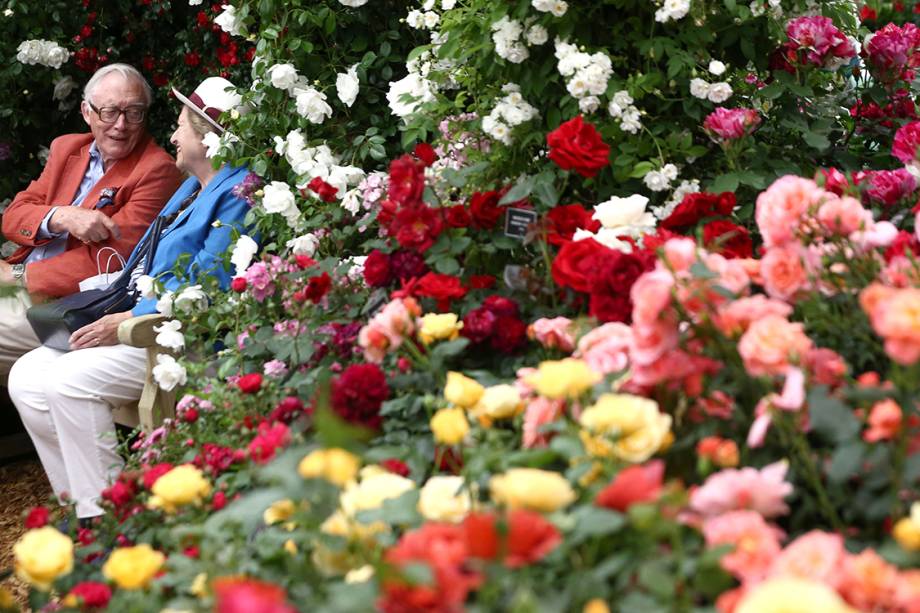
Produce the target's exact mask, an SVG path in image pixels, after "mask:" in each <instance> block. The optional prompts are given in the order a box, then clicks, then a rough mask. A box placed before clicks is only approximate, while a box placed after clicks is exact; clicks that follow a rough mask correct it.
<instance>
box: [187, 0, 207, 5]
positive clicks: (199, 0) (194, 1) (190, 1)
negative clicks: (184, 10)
mask: <svg viewBox="0 0 920 613" xmlns="http://www.w3.org/2000/svg"><path fill="white" fill-rule="evenodd" d="M202 2H204V0H188V5H189V6H198V5H199V4H201V3H202Z"/></svg>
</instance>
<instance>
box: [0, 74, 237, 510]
mask: <svg viewBox="0 0 920 613" xmlns="http://www.w3.org/2000/svg"><path fill="white" fill-rule="evenodd" d="M232 88H233V85H232V84H231V83H230V82H229V81H227V80H225V79H221V78H217V77H212V78H209V79H205V80H204V81H203V82H202V83H201V85H199V86H198V88H197V89H196V90H195V92H194V93H193V94H192V95H191V96H189V97H186V96H183V95H182V94H181V93H179V92H178V91H176V90H173V92H174V93H175V94H176V97H177V98H178V99H179V100H180V101H181V102H182V103H183V107H182V111H181V113H180V114H179V120H178V127H177V128H176V131H175V132H174V133H173V135H172V137H171V138H170V142H171V143H172V144H173V145H175V147H176V166H178V168H179V169H180V170H182V171H184V172H186V173H188V174H189V175H191V176H190V177H189V178H188V179H187V180H186V181H185V182H184V183H183V184H182V185H181V186H180V187H179V190H178V191H177V192H176V193H175V194H174V195H173V197H172V198H171V199H170V200H169V202H168V203H167V204H166V206H165V207H164V208H163V211H162V212H161V213H160V216H159V217H158V218H157V221H156V222H155V223H154V224H153V225H152V226H151V228H150V229H148V231H147V234H145V236H144V237H143V238H142V239H141V241H140V243H138V245H137V247H136V248H135V249H134V252H133V253H132V254H131V256H130V257H129V258H128V261H127V265H126V267H125V270H124V271H123V272H122V277H120V279H119V281H120V282H123V283H125V285H126V287H127V291H128V292H130V293H131V295H132V296H135V295H138V292H137V290H136V287H135V285H136V281H137V279H138V278H139V277H140V276H141V275H142V274H147V275H150V276H152V277H156V278H158V279H159V280H160V281H161V282H162V283H163V285H164V286H165V287H166V288H167V289H173V290H174V289H176V288H177V287H179V284H180V282H179V280H178V279H176V278H175V276H174V274H173V272H172V271H173V267H174V266H175V264H176V261H177V258H178V257H179V256H180V255H181V254H189V255H190V256H191V257H190V259H189V260H188V261H189V263H188V266H187V270H186V273H187V276H188V277H189V278H191V279H193V280H194V279H196V278H200V277H202V276H204V275H211V276H214V277H217V278H218V280H219V282H220V285H221V287H224V288H226V286H227V285H228V283H229V275H228V274H227V272H226V271H225V270H224V267H223V265H222V254H223V253H224V252H225V251H226V250H227V248H228V247H229V244H230V241H231V238H232V237H231V227H233V226H236V227H239V226H240V225H241V222H242V219H243V217H244V216H245V214H246V211H247V209H248V206H247V203H246V201H244V200H242V199H241V198H239V197H237V196H235V195H234V194H233V188H234V187H236V185H238V184H239V183H240V182H242V181H243V179H244V177H245V176H246V174H247V170H246V169H245V168H234V167H231V166H227V165H225V166H223V167H222V168H220V169H218V170H215V169H214V168H213V165H212V163H211V161H210V160H209V159H208V158H207V157H206V155H205V154H206V151H207V148H206V147H205V145H204V144H203V142H202V139H203V137H204V136H205V135H206V134H208V133H210V132H216V133H218V134H220V133H222V132H223V128H222V127H221V125H220V124H219V123H218V119H219V117H220V115H221V113H222V112H224V111H229V110H231V109H234V108H236V107H238V105H239V102H240V99H239V96H238V95H237V94H235V93H233V91H232ZM228 89H229V90H230V91H228ZM116 110H117V109H116ZM122 112H123V111H122ZM116 120H117V118H116ZM217 221H219V222H220V223H219V224H218V223H215V222H217ZM151 241H153V243H154V244H155V248H154V249H153V250H151V246H150V245H151ZM148 259H149V261H148ZM119 281H116V283H118V282H119ZM127 304H128V305H131V304H134V307H133V308H132V309H131V310H129V311H124V312H122V313H114V314H110V315H106V316H104V317H102V318H101V319H99V320H97V321H95V322H93V323H91V324H89V325H86V326H84V327H83V328H80V329H79V330H77V331H76V332H74V333H73V335H72V336H71V337H70V346H71V351H70V352H64V351H59V350H57V349H52V348H50V347H39V348H38V349H35V350H33V351H30V352H29V353H27V354H25V355H24V356H22V357H21V358H20V359H19V360H18V361H17V362H16V363H15V364H14V365H13V368H12V370H11V371H10V376H9V392H10V396H11V398H12V399H13V403H14V404H15V405H16V408H17V409H18V410H19V415H20V416H21V418H22V422H23V424H25V427H26V430H27V431H28V432H29V435H30V436H31V437H32V441H33V443H34V444H35V448H36V450H37V451H38V455H39V458H40V459H41V462H42V465H43V466H44V469H45V473H46V474H47V475H48V480H49V481H50V482H51V486H52V488H53V489H54V493H55V494H56V495H57V496H58V497H59V498H60V497H62V496H63V495H64V494H65V493H66V494H68V495H69V497H70V499H71V500H73V501H74V502H75V503H76V512H77V517H78V518H80V519H81V521H82V520H83V519H84V518H91V517H94V516H97V515H101V514H102V512H103V511H102V509H101V508H100V507H99V504H98V500H99V497H100V495H101V493H102V490H103V488H105V487H106V486H107V485H108V484H109V483H110V481H111V480H112V479H113V478H114V477H115V476H116V475H117V474H118V472H119V471H120V469H121V467H122V465H123V461H122V459H121V457H120V456H119V455H118V452H117V440H116V438H115V434H114V431H115V424H114V422H113V420H112V408H113V407H116V406H120V405H123V404H125V403H128V402H132V401H136V400H137V399H138V398H140V395H141V391H142V389H143V380H144V373H145V369H146V351H145V350H144V349H137V348H134V347H128V346H126V345H122V344H119V343H118V336H117V331H118V325H119V324H120V323H121V322H122V321H124V320H126V319H128V318H130V317H133V316H137V315H144V314H148V313H154V312H156V301H155V300H153V299H149V298H148V299H140V300H138V299H137V298H133V297H132V298H131V299H130V301H129V302H127Z"/></svg>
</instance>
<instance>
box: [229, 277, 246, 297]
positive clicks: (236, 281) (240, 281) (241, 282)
mask: <svg viewBox="0 0 920 613" xmlns="http://www.w3.org/2000/svg"><path fill="white" fill-rule="evenodd" d="M247 285H248V282H247V281H246V277H234V278H233V280H232V281H230V289H232V290H233V291H235V292H236V293H237V294H242V293H243V292H245V291H246V287H247Z"/></svg>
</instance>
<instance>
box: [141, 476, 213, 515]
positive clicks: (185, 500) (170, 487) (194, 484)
mask: <svg viewBox="0 0 920 613" xmlns="http://www.w3.org/2000/svg"><path fill="white" fill-rule="evenodd" d="M150 491H151V492H153V496H152V497H151V498H150V500H149V501H147V506H148V507H150V508H151V509H160V508H161V509H163V510H164V511H166V512H167V513H175V512H176V510H177V509H178V508H179V507H181V506H185V505H187V504H201V502H202V501H203V500H204V499H205V498H207V497H208V495H209V494H210V493H211V484H210V483H208V480H207V479H205V478H204V475H203V474H202V472H201V471H200V470H199V469H198V468H197V467H195V466H192V465H191V464H182V465H181V466H176V467H175V468H173V469H172V470H171V471H169V472H168V473H166V474H165V475H163V476H162V477H160V478H159V479H157V480H156V483H154V484H153V487H152V488H151V490H150Z"/></svg>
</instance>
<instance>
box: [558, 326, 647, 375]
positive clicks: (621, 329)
mask: <svg viewBox="0 0 920 613" xmlns="http://www.w3.org/2000/svg"><path fill="white" fill-rule="evenodd" d="M632 337H633V332H632V328H630V327H629V326H627V325H626V324H624V323H620V322H617V321H614V322H610V323H606V324H604V325H602V326H598V327H597V328H594V329H593V330H591V331H590V332H588V333H587V334H585V335H584V336H582V337H581V338H580V339H578V349H577V350H576V351H575V353H574V354H573V355H574V357H576V358H581V359H582V360H584V361H585V362H586V363H587V364H588V366H589V367H590V368H591V369H592V370H595V371H596V372H599V373H601V374H604V375H607V374H610V373H614V372H619V371H621V370H625V369H626V367H627V366H628V365H629V347H630V344H631V343H632Z"/></svg>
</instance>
